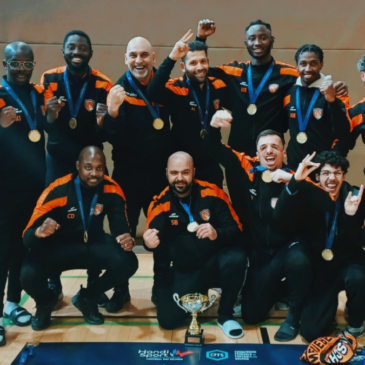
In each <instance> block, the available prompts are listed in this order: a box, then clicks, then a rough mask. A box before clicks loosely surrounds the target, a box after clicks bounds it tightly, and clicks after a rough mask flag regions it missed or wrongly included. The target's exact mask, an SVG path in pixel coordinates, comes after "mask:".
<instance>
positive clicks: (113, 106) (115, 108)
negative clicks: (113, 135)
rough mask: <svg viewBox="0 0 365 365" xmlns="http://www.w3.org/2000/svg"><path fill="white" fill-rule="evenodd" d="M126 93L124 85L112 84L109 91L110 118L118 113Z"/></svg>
mask: <svg viewBox="0 0 365 365" xmlns="http://www.w3.org/2000/svg"><path fill="white" fill-rule="evenodd" d="M126 97H127V94H126V92H125V90H124V87H122V86H120V85H115V86H113V87H112V88H111V89H110V91H109V105H108V113H109V115H110V116H111V117H112V118H116V117H117V116H118V114H119V107H120V106H121V105H122V104H123V102H124V100H125V98H126Z"/></svg>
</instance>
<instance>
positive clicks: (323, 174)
mask: <svg viewBox="0 0 365 365" xmlns="http://www.w3.org/2000/svg"><path fill="white" fill-rule="evenodd" d="M331 174H333V176H334V177H335V178H338V177H341V176H342V175H343V174H344V172H343V171H335V172H329V171H321V172H320V175H321V176H323V177H329V176H330V175H331Z"/></svg>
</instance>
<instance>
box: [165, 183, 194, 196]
mask: <svg viewBox="0 0 365 365" xmlns="http://www.w3.org/2000/svg"><path fill="white" fill-rule="evenodd" d="M178 183H180V184H181V183H182V181H178V182H173V183H172V184H169V185H170V188H171V190H172V191H174V192H175V193H177V194H185V193H186V192H188V191H189V189H190V188H191V187H192V186H193V181H192V182H191V183H187V182H185V181H184V183H185V186H184V187H181V188H180V187H177V186H176V184H178Z"/></svg>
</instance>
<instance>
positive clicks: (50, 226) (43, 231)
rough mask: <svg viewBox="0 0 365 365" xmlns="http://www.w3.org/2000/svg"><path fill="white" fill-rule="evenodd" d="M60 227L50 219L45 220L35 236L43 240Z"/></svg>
mask: <svg viewBox="0 0 365 365" xmlns="http://www.w3.org/2000/svg"><path fill="white" fill-rule="evenodd" d="M60 227H61V226H60V225H59V224H58V223H57V222H56V221H54V220H53V219H51V218H47V219H46V220H45V221H44V222H43V224H42V225H41V226H40V227H38V228H37V230H36V231H35V235H36V236H37V237H38V238H45V237H49V236H51V235H52V234H53V233H55V232H56V231H57V229H59V228H60Z"/></svg>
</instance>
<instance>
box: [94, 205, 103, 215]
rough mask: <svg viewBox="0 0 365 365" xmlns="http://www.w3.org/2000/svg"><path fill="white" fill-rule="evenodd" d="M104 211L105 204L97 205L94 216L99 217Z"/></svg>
mask: <svg viewBox="0 0 365 365" xmlns="http://www.w3.org/2000/svg"><path fill="white" fill-rule="evenodd" d="M102 211H103V204H96V206H95V209H94V215H99V214H100V213H101V212H102Z"/></svg>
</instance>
